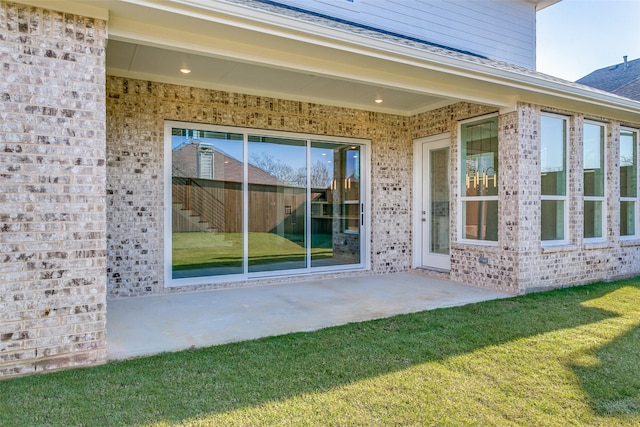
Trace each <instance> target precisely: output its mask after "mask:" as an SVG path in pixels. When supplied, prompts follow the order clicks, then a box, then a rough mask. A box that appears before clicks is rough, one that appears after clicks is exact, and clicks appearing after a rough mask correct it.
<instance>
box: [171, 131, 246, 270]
mask: <svg viewBox="0 0 640 427" xmlns="http://www.w3.org/2000/svg"><path fill="white" fill-rule="evenodd" d="M171 148H172V158H171V176H172V188H171V190H172V191H171V197H172V217H171V218H172V221H171V222H172V223H171V227H172V276H173V278H187V277H200V276H216V275H222V274H238V273H242V272H243V266H242V262H243V239H242V164H243V158H242V135H238V134H232V133H221V132H210V131H201V130H194V129H173V132H172V140H171Z"/></svg>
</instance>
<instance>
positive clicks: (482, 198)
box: [461, 117, 498, 242]
mask: <svg viewBox="0 0 640 427" xmlns="http://www.w3.org/2000/svg"><path fill="white" fill-rule="evenodd" d="M461 138H462V144H461V172H462V175H461V186H462V194H463V195H464V196H463V202H462V210H463V212H462V219H463V221H464V224H463V228H462V238H463V239H472V240H488V241H494V242H497V241H498V118H497V117H491V118H488V119H484V120H479V121H476V122H472V123H465V124H463V125H462V126H461Z"/></svg>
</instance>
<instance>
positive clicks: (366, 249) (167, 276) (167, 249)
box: [163, 120, 371, 288]
mask: <svg viewBox="0 0 640 427" xmlns="http://www.w3.org/2000/svg"><path fill="white" fill-rule="evenodd" d="M173 128H198V129H201V130H211V131H216V132H223V133H235V134H242V135H243V143H244V154H243V158H244V159H247V154H248V153H247V151H248V144H247V141H248V136H249V135H265V136H272V137H281V138H289V139H304V140H306V141H307V147H310V145H311V142H312V141H329V142H336V143H341V144H345V145H349V144H355V145H358V146H360V147H362V149H361V150H360V156H361V158H360V168H361V172H360V173H361V176H362V177H364V184H365V185H363V186H362V187H361V189H360V194H361V203H362V212H361V213H360V215H361V220H360V221H361V230H360V245H361V246H360V263H358V264H351V265H347V266H340V265H336V266H329V267H311V260H310V258H309V257H308V259H307V267H306V268H301V269H296V270H278V271H274V272H266V273H265V272H248V269H247V261H246V260H247V253H248V250H249V249H248V234H247V232H246V230H248V229H249V227H248V221H249V220H248V215H247V212H248V186H247V185H244V186H243V218H244V219H243V233H244V248H243V250H244V254H243V258H244V266H243V269H244V273H241V274H232V275H220V276H198V277H189V278H177V279H174V278H173V274H172V273H173V272H172V266H173V264H172V256H173V255H172V245H171V242H172V199H171V191H172V185H171V168H172V149H171V137H172V129H173ZM370 153H371V141H370V140H367V139H359V138H345V137H338V136H327V135H315V134H306V133H296V132H282V131H271V130H265V129H257V128H244V127H231V126H218V125H210V124H204V123H197V122H179V121H170V120H165V122H164V183H165V186H164V210H163V211H164V287H165V288H171V287H179V286H195V285H205V284H215V283H233V282H242V281H246V280H251V279H261V278H276V277H286V276H302V275H312V274H326V273H337V272H347V271H362V270H364V271H367V270H370V269H371V250H370V242H371V200H370V199H371V198H370V196H369V195H370V194H371V160H370V159H371V155H370ZM309 162H310V153H309V151H307V164H309ZM309 174H310V172H309V171H307V175H309ZM243 175H244V182H247V181H248V172H247V166H246V164H245V166H244V172H243ZM310 191H311V189H310V188H308V189H307V197H308V198H310ZM306 215H307V218H306V221H307V230H308V231H310V227H311V225H310V224H311V209H307V212H306Z"/></svg>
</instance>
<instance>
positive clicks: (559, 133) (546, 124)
mask: <svg viewBox="0 0 640 427" xmlns="http://www.w3.org/2000/svg"><path fill="white" fill-rule="evenodd" d="M541 127H542V129H541V132H542V134H541V136H542V138H541V141H540V145H541V149H540V165H541V171H542V195H550V196H564V195H566V192H567V184H566V164H567V161H566V151H567V150H566V144H565V141H566V129H565V120H564V119H562V118H559V117H550V116H542V118H541Z"/></svg>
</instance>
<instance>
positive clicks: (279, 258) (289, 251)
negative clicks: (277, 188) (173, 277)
mask: <svg viewBox="0 0 640 427" xmlns="http://www.w3.org/2000/svg"><path fill="white" fill-rule="evenodd" d="M242 245H243V239H242V233H174V234H173V270H174V271H183V270H191V269H203V268H223V267H241V266H242V253H243V250H242V247H243V246H242ZM311 254H312V256H313V259H325V258H331V257H332V256H333V250H332V248H331V247H330V246H329V247H327V245H326V244H323V245H321V246H319V245H314V247H313V248H312V249H311ZM304 260H305V248H304V245H303V244H302V243H296V242H294V241H293V239H292V240H290V239H286V238H284V237H282V236H278V235H277V234H273V233H249V264H250V265H263V264H271V263H276V262H278V263H279V262H289V261H303V262H304Z"/></svg>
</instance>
